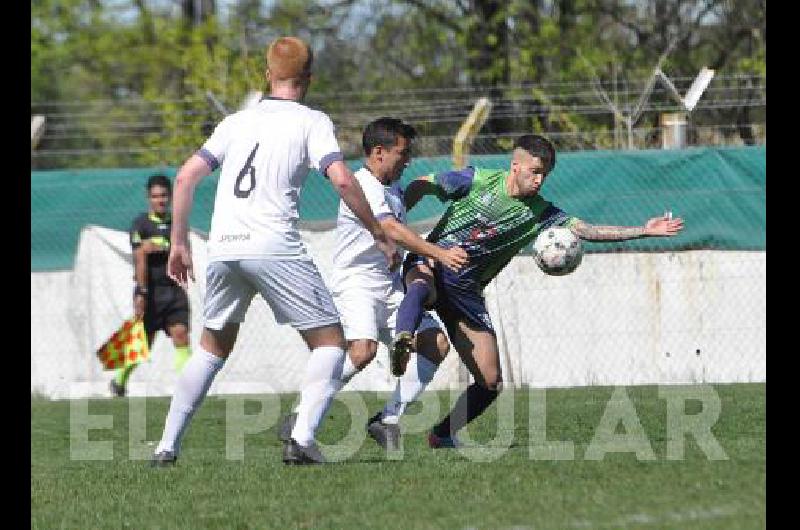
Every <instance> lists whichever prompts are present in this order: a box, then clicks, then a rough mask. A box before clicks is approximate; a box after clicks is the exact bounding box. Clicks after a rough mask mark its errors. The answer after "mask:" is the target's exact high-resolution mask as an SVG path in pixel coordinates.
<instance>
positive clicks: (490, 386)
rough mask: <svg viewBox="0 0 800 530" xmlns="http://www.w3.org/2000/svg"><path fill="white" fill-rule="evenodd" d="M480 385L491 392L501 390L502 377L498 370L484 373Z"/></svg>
mask: <svg viewBox="0 0 800 530" xmlns="http://www.w3.org/2000/svg"><path fill="white" fill-rule="evenodd" d="M481 386H483V387H484V388H486V389H487V390H490V391H492V392H500V391H501V390H503V377H502V376H501V375H500V372H499V371H498V372H491V373H489V374H485V376H484V379H483V384H482V385H481Z"/></svg>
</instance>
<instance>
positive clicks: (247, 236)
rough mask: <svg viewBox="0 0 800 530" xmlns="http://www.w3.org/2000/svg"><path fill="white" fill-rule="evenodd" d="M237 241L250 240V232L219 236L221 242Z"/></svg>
mask: <svg viewBox="0 0 800 530" xmlns="http://www.w3.org/2000/svg"><path fill="white" fill-rule="evenodd" d="M236 241H250V232H247V233H245V234H222V235H221V236H219V240H218V242H219V243H234V242H236Z"/></svg>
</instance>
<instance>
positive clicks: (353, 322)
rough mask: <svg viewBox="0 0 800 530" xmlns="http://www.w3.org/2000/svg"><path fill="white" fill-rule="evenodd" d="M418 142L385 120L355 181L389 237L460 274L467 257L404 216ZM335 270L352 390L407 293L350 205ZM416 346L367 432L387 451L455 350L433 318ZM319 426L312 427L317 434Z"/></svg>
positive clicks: (340, 223) (372, 133)
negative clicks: (405, 188)
mask: <svg viewBox="0 0 800 530" xmlns="http://www.w3.org/2000/svg"><path fill="white" fill-rule="evenodd" d="M415 136H416V131H415V130H414V128H413V127H412V126H410V125H408V124H406V123H403V122H402V121H401V120H399V119H396V118H388V117H384V118H379V119H377V120H375V121H373V122H371V123H370V124H369V125H367V127H366V128H365V129H364V134H363V138H362V144H363V147H364V155H365V157H366V160H365V164H364V167H362V168H361V169H359V170H358V171H356V173H355V176H356V178H357V179H358V181H359V183H360V184H361V188H362V189H363V190H364V195H365V196H366V197H367V201H368V202H369V205H370V208H371V209H372V213H373V214H374V215H375V217H376V218H377V219H378V220H379V221H380V223H381V225H382V226H383V229H384V231H385V232H386V233H387V234H388V235H389V237H391V238H392V239H393V240H395V241H396V242H397V243H398V244H399V245H400V246H402V247H404V248H406V249H408V250H410V251H412V252H415V253H416V252H419V253H421V254H424V255H425V256H427V257H429V258H431V259H434V260H436V261H439V262H440V263H442V265H444V266H445V267H448V268H451V269H452V270H453V271H456V272H457V271H458V270H459V269H460V268H461V267H462V266H464V265H465V264H466V262H467V253H466V251H464V249H462V248H461V247H458V246H455V247H452V248H450V249H445V248H442V247H439V246H437V245H433V244H431V243H429V242H427V241H426V240H425V239H423V238H421V237H420V236H419V235H417V234H416V233H415V232H413V231H412V230H410V229H409V228H407V227H406V226H405V225H406V209H405V206H404V204H403V199H402V190H401V188H400V186H399V179H400V176H401V175H402V173H403V170H404V169H405V167H406V166H407V165H408V162H409V159H410V157H411V142H412V140H413V139H414V137H415ZM333 265H334V268H333V274H332V278H331V292H332V293H333V297H334V301H335V302H336V307H337V309H338V310H339V314H340V315H341V318H342V325H343V327H344V334H345V338H346V339H347V348H348V349H347V353H348V355H347V357H346V358H345V361H344V366H343V369H342V380H343V381H345V382H346V381H349V380H350V379H351V378H352V377H353V376H354V375H355V374H356V373H357V372H359V371H360V370H362V369H363V368H364V367H365V366H366V365H367V364H369V363H370V362H371V361H372V359H374V358H375V355H376V353H377V349H378V342H379V341H380V342H383V343H384V344H386V346H387V347H388V346H389V343H390V341H391V339H392V337H393V336H394V325H395V320H396V310H397V307H398V306H399V305H400V302H402V300H403V296H404V289H403V285H402V283H401V282H402V280H401V278H400V272H399V271H395V272H390V271H389V270H388V269H387V268H386V266H385V259H384V258H383V257H382V255H381V252H380V251H379V249H378V248H377V247H376V246H375V240H374V239H373V238H372V237H371V236H370V234H369V232H368V231H367V229H366V228H365V227H364V224H363V223H362V222H361V220H360V219H359V218H358V217H357V216H356V215H354V213H353V211H352V210H351V209H350V208H349V207H348V205H347V204H346V203H344V202H340V203H339V216H338V219H337V222H336V251H335V254H334V258H333ZM415 340H416V344H415V346H416V348H415V349H416V351H417V352H418V355H412V356H411V357H410V359H409V364H408V369H407V370H406V371H405V374H404V376H403V378H401V379H398V381H397V385H396V388H395V392H394V394H393V396H392V398H391V399H390V401H389V403H388V404H387V406H386V407H385V408H384V410H383V411H381V412H379V413H378V414H376V415H375V416H373V417H372V418H371V419H370V421H369V422H368V424H367V432H368V433H369V434H370V435H371V436H372V437H373V439H375V441H376V442H378V443H379V444H380V445H381V446H382V447H384V448H387V449H397V448H398V447H399V444H400V430H399V427H398V421H399V419H400V416H401V415H402V413H403V412H404V410H405V408H406V406H407V405H408V404H409V402H410V400H409V396H412V395H413V396H417V395H418V394H419V392H420V391H421V389H422V388H423V387H424V386H425V385H426V384H427V383H429V382H430V381H431V379H433V375H434V373H435V371H436V368H437V367H438V365H439V363H440V362H441V361H442V359H443V358H444V356H445V355H446V354H447V351H448V350H449V347H450V344H449V342H448V341H447V337H446V336H445V334H444V333H443V332H442V330H441V329H440V328H439V325H438V323H437V322H436V320H435V319H434V318H433V317H432V316H430V315H426V316H425V317H424V318H423V322H422V324H421V325H420V327H419V328H418V332H417V335H416V337H415ZM304 398H305V396H303V397H302V398H301V401H300V405H299V407H300V408H298V410H300V409H301V408H302V406H303V399H304ZM295 417H296V414H294V413H293V414H290V415H288V416H286V417H285V418H284V420H283V423H282V425H281V429H280V438H281V439H282V440H284V441H286V440H288V439H289V437H290V430H291V428H292V425H293V421H294V419H295ZM315 417H320V416H319V415H315ZM317 426H318V425H317ZM317 426H313V428H314V430H316V427H317Z"/></svg>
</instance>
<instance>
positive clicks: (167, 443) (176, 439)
mask: <svg viewBox="0 0 800 530" xmlns="http://www.w3.org/2000/svg"><path fill="white" fill-rule="evenodd" d="M224 364H225V360H224V359H221V358H219V357H217V356H216V355H214V354H213V353H209V352H207V351H206V350H204V349H203V348H202V347H198V348H197V350H196V351H195V353H194V354H193V355H192V356H191V357H190V358H189V360H188V361H186V364H185V365H184V366H183V371H181V375H180V376H179V377H178V383H177V384H176V386H175V394H174V395H173V396H172V401H171V402H170V404H169V412H168V413H167V421H166V423H165V424H164V433H163V434H162V435H161V441H160V442H159V443H158V447H156V453H160V452H161V451H173V452H175V454H178V452H179V451H180V444H181V440H182V439H183V435H184V433H185V432H186V428H187V427H188V426H189V422H190V421H191V419H192V416H193V415H194V412H195V411H196V410H197V407H199V406H200V403H202V402H203V398H204V397H205V396H206V393H207V392H208V389H209V387H211V383H212V382H213V381H214V377H215V376H216V375H217V372H219V370H220V368H222V365H224Z"/></svg>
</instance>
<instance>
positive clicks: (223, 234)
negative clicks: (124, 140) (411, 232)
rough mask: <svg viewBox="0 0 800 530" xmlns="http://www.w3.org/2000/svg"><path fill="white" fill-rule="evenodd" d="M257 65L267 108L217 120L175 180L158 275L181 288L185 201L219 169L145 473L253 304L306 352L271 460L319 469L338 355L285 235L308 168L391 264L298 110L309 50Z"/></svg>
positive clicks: (175, 440) (327, 143)
mask: <svg viewBox="0 0 800 530" xmlns="http://www.w3.org/2000/svg"><path fill="white" fill-rule="evenodd" d="M266 60H267V65H266V66H267V69H266V76H267V81H268V83H269V88H270V91H269V93H270V96H269V97H267V98H264V99H263V100H262V101H261V102H259V103H258V104H257V105H256V106H254V107H253V108H250V109H246V110H242V111H239V112H237V113H235V114H232V115H230V116H228V117H226V118H225V119H224V120H222V122H221V123H220V124H219V125H218V126H217V127H216V129H215V130H214V132H213V134H212V135H211V137H210V138H209V139H208V140H207V141H206V142H205V144H203V147H202V149H200V150H199V151H198V152H197V153H196V154H194V155H193V156H192V157H190V158H189V159H188V160H187V161H186V162H185V163H184V164H183V166H182V167H181V168H180V170H179V171H178V175H177V177H176V186H175V194H174V199H173V225H172V248H171V250H170V255H169V260H168V263H167V271H168V274H169V275H170V277H172V278H173V279H174V280H175V281H177V282H178V283H180V284H186V282H188V280H189V279H194V275H193V271H192V261H191V254H190V252H189V247H188V240H187V232H188V221H189V212H190V211H191V206H192V198H193V195H194V189H195V187H196V185H197V183H198V182H199V181H200V180H201V179H202V178H203V177H205V176H207V175H208V174H210V173H211V172H212V171H213V170H214V169H215V168H216V167H217V166H218V165H219V164H221V165H222V170H221V173H220V176H219V182H218V184H217V193H216V199H215V203H214V212H213V214H212V218H211V231H210V233H209V264H208V267H207V269H206V295H205V301H204V315H203V316H204V321H205V322H204V328H203V331H202V335H201V337H200V348H199V349H198V351H196V352H195V354H194V355H192V357H191V358H190V359H189V361H188V362H187V363H186V365H185V367H184V369H183V372H182V374H181V377H180V378H179V380H178V383H177V385H176V388H175V394H174V395H173V397H172V402H171V403H170V409H169V413H168V414H167V419H166V424H165V426H164V433H163V435H162V438H161V441H160V442H159V444H158V446H157V447H156V451H155V455H154V457H153V464H154V465H170V464H174V463H175V461H176V460H177V457H178V454H179V451H180V442H181V439H182V437H183V434H184V432H185V430H186V428H187V426H188V424H189V421H190V420H191V417H192V415H193V414H194V412H195V410H196V409H197V407H198V406H199V405H200V403H201V402H202V400H203V398H204V397H205V395H206V393H207V392H208V389H209V387H210V386H211V383H212V381H213V380H214V377H215V376H216V374H217V372H218V371H219V370H220V369H221V368H222V366H223V364H224V362H225V360H226V359H227V358H228V356H229V355H230V353H231V351H232V350H233V346H234V343H235V341H236V336H237V334H238V332H239V325H240V324H241V322H242V321H243V320H244V315H245V313H246V311H247V308H248V307H249V305H250V302H251V301H252V299H253V297H254V296H255V294H256V293H259V294H261V297H262V298H263V299H264V300H265V301H266V302H267V303H268V304H269V306H270V307H271V308H272V311H273V313H274V314H275V318H276V320H277V321H278V323H281V324H284V323H287V324H290V325H291V326H292V327H294V328H295V329H297V330H298V331H299V332H300V335H301V336H302V338H303V339H304V341H305V343H306V345H307V346H308V348H309V349H310V350H311V358H310V359H309V361H308V364H307V368H306V376H305V382H304V389H303V394H302V395H303V397H304V398H306V401H305V403H304V407H301V408H300V409H299V410H298V418H297V422H296V424H295V426H294V429H293V431H292V439H291V440H290V442H287V444H286V445H285V446H284V454H283V460H284V462H286V463H292V464H297V463H300V464H302V463H316V462H318V461H321V460H323V458H322V455H321V453H320V452H319V449H318V448H317V447H316V444H315V442H314V439H313V432H312V431H311V430H310V428H309V426H310V425H316V424H318V423H319V421H320V419H321V417H322V415H324V414H325V412H326V410H327V408H328V407H329V406H330V403H331V400H332V399H333V396H334V394H335V393H336V391H337V390H338V389H339V388H341V385H342V384H343V382H342V381H341V380H340V378H339V374H340V373H341V370H342V365H343V363H344V358H345V351H344V347H345V345H346V344H345V341H344V334H343V331H342V327H341V324H340V323H339V316H338V313H337V311H336V307H335V305H334V303H333V300H332V298H331V295H330V293H329V292H328V290H327V288H326V286H325V283H324V282H323V280H322V277H321V276H320V274H319V272H318V270H317V268H316V266H315V265H314V263H313V261H311V258H310V257H309V255H308V254H307V252H306V249H305V246H304V245H303V242H302V240H301V239H300V233H299V231H298V228H297V218H298V213H297V211H298V205H297V201H298V195H299V191H300V188H301V186H302V185H303V181H304V180H305V178H306V175H307V174H308V171H309V168H314V169H317V170H318V171H320V172H321V173H322V174H323V175H326V176H327V177H328V178H329V179H330V180H331V183H332V185H333V186H334V188H335V189H336V191H337V193H338V194H339V195H340V196H341V198H342V200H343V201H344V202H345V203H347V204H348V206H349V207H350V208H351V209H352V210H353V212H355V215H356V216H357V217H358V218H359V219H360V220H361V221H362V222H363V223H364V226H366V227H367V229H368V230H369V232H370V234H371V235H372V237H373V238H374V242H375V245H376V246H377V248H378V249H379V252H380V253H381V255H382V256H383V257H384V263H383V266H384V267H387V268H392V267H393V266H394V265H395V263H396V261H397V260H398V254H397V252H396V247H395V245H394V243H393V242H392V241H391V240H390V239H389V238H388V237H387V236H386V234H385V233H384V231H383V228H381V225H380V224H379V223H378V221H377V220H376V219H375V217H374V215H373V214H372V212H371V210H370V207H369V204H368V203H367V201H366V198H365V197H364V193H363V191H362V190H361V187H360V186H359V185H358V181H357V180H356V179H355V178H354V177H353V174H352V173H351V172H350V170H349V169H347V166H346V165H345V164H344V162H343V157H342V154H341V152H340V149H339V145H338V143H337V141H336V137H335V135H334V130H333V124H332V123H331V120H330V118H329V117H328V116H327V115H325V114H324V113H322V112H319V111H316V110H312V109H310V108H308V107H306V106H304V105H302V104H300V103H299V101H302V99H303V97H304V96H305V93H306V90H307V89H308V85H309V82H310V79H311V64H312V61H313V58H312V54H311V50H310V48H309V47H308V45H307V44H305V43H304V42H303V41H301V40H300V39H297V38H294V37H282V38H279V39H277V40H275V41H274V42H273V43H272V44H270V46H269V48H268V49H267V54H266ZM316 414H319V415H320V418H317V417H314V416H313V415H316Z"/></svg>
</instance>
